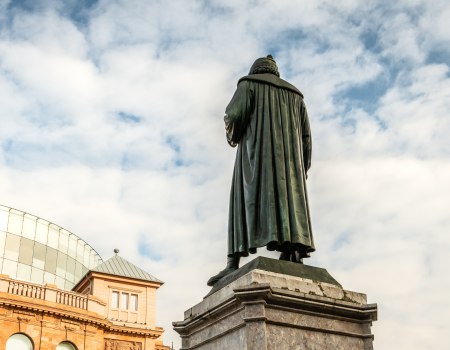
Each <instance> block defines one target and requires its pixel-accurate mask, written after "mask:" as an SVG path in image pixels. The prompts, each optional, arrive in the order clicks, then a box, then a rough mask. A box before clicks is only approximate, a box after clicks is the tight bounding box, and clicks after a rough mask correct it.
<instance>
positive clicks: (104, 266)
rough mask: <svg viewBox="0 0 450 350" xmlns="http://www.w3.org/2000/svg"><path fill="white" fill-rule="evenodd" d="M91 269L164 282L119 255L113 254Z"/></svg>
mask: <svg viewBox="0 0 450 350" xmlns="http://www.w3.org/2000/svg"><path fill="white" fill-rule="evenodd" d="M91 271H95V272H102V273H107V274H110V275H116V276H122V277H129V278H134V279H139V280H144V281H151V282H158V283H161V284H162V283H164V282H163V281H161V280H159V279H158V278H156V277H154V276H153V275H151V274H149V273H148V272H146V271H144V270H143V269H141V268H140V267H138V266H136V265H135V264H133V263H131V262H129V261H128V260H126V259H124V258H122V257H121V256H119V255H117V254H116V255H113V256H112V257H111V258H109V259H108V260H106V261H104V262H103V263H101V264H99V265H97V266H96V267H94V268H93V269H92V270H91Z"/></svg>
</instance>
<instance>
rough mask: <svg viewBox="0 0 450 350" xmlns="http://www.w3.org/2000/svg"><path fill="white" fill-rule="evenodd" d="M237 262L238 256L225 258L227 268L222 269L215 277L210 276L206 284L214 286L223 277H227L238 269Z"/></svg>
mask: <svg viewBox="0 0 450 350" xmlns="http://www.w3.org/2000/svg"><path fill="white" fill-rule="evenodd" d="M239 260H240V257H239V256H238V255H233V256H232V257H228V258H227V266H226V267H225V269H223V270H222V271H220V272H219V273H218V274H217V275H215V276H212V277H211V278H210V279H209V280H208V282H207V285H208V286H210V287H212V286H214V285H215V284H216V283H217V282H219V280H220V279H221V278H223V277H225V276H226V275H229V274H230V273H232V272H233V271H235V270H237V269H238V268H239Z"/></svg>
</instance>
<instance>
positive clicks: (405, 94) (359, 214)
mask: <svg viewBox="0 0 450 350" xmlns="http://www.w3.org/2000/svg"><path fill="white" fill-rule="evenodd" d="M449 17H450V3H448V1H446V0H434V1H425V0H408V1H404V0H399V1H395V2H390V1H383V0H380V1H362V0H361V1H358V0H343V1H339V4H338V3H337V2H335V1H328V0H317V1H313V0H311V1H306V0H305V1H294V0H291V1H287V0H261V1H258V0H252V1H242V0H226V1H225V0H217V1H205V0H203V1H200V0H198V1H194V0H192V1H191V0H184V1H181V0H173V1H158V0H154V1H145V0H107V1H106V0H105V1H103V0H66V1H45V0H41V1H34V0H22V1H8V0H0V204H2V205H5V206H9V207H13V208H16V209H19V210H22V211H25V212H28V213H31V214H34V215H36V216H39V217H42V218H44V219H46V220H48V221H51V222H54V223H56V224H58V225H60V226H62V227H64V228H66V229H67V230H69V231H71V232H73V233H75V234H76V235H78V236H79V237H81V238H83V239H84V240H85V241H87V242H88V243H89V244H90V245H91V246H92V247H93V248H94V249H96V250H97V251H98V252H99V253H100V255H101V256H102V257H103V258H104V259H107V258H109V257H111V256H112V255H113V254H114V253H113V249H114V248H118V249H120V253H119V254H120V255H121V256H122V257H123V258H125V259H127V260H129V261H131V262H132V263H134V264H136V265H138V266H140V267H142V268H143V269H144V270H146V271H148V272H149V273H151V274H152V275H154V276H156V277H157V278H159V279H161V280H163V281H165V284H164V285H163V286H162V287H161V288H160V289H159V290H158V297H157V298H158V299H157V301H158V309H157V310H158V314H157V320H158V322H157V323H158V325H160V326H162V327H164V328H165V335H164V341H165V343H166V344H169V345H170V344H171V343H172V341H173V343H174V346H175V348H178V347H179V346H180V338H179V337H178V335H177V334H176V333H175V332H174V331H173V330H172V325H171V323H172V322H173V321H180V320H182V319H183V312H184V310H186V309H188V308H189V307H191V306H193V305H195V304H197V303H198V302H200V301H201V300H202V299H203V297H204V296H205V295H206V294H207V293H208V291H209V288H208V287H207V286H206V281H207V280H208V278H209V277H210V276H212V275H214V274H215V273H217V272H218V271H219V270H221V269H222V268H223V267H224V265H225V261H226V256H225V255H226V244H227V242H226V239H227V220H228V219H227V218H228V196H229V191H230V185H231V176H232V171H233V163H234V157H235V152H236V150H235V149H233V148H231V147H229V146H228V144H227V142H226V139H225V133H224V125H223V115H224V110H225V107H226V105H227V104H228V102H229V100H230V99H231V97H232V95H233V93H234V91H235V88H236V83H237V81H238V79H239V78H240V77H242V76H244V75H246V74H247V73H248V71H249V69H250V66H251V65H252V63H253V61H254V60H255V59H256V58H258V57H262V56H266V55H267V54H272V55H273V57H274V58H275V60H276V61H277V63H278V67H279V70H280V74H281V77H282V78H284V79H286V80H288V81H289V82H291V83H292V84H294V85H295V86H297V87H298V88H299V89H300V90H301V91H302V93H303V94H304V96H305V103H306V106H307V109H308V114H309V118H310V123H311V129H312V135H313V156H312V167H311V169H310V172H309V174H308V175H309V176H308V192H309V198H310V206H311V216H312V225H313V233H314V238H315V243H316V249H317V250H316V252H315V253H313V255H312V257H311V258H310V259H309V260H308V261H307V262H306V263H307V264H309V265H313V266H318V267H322V268H326V269H327V270H328V272H329V273H330V274H331V275H332V276H333V277H334V278H335V279H336V280H338V281H339V282H340V283H341V284H342V285H343V287H344V288H345V289H347V290H352V291H356V292H362V293H366V294H367V295H368V301H369V302H370V303H377V304H378V321H376V322H375V323H374V324H373V328H372V331H373V333H374V335H375V340H374V346H375V348H376V349H384V350H403V349H405V350H406V349H408V350H419V349H420V350H423V349H448V348H450V338H449V337H446V336H443V335H444V334H447V333H448V325H447V322H446V321H447V319H448V317H449V316H450V303H449V302H448V290H449V289H450V277H449V276H450V274H449V273H448V269H449V266H450V254H449V252H450V162H449V160H450V142H449V135H450V71H449V65H450V33H449V30H448V18H449ZM258 253H260V254H262V255H264V256H269V257H277V256H276V255H273V254H272V253H268V252H266V250H265V249H259V251H258ZM254 257H255V256H254V255H253V256H251V257H249V258H246V260H244V261H243V263H245V262H246V261H249V260H250V259H252V258H254Z"/></svg>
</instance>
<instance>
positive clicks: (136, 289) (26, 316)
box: [0, 206, 169, 350]
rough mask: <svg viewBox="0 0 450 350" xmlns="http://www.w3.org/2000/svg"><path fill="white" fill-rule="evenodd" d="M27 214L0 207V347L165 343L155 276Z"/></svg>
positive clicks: (124, 349) (86, 348) (113, 348)
mask: <svg viewBox="0 0 450 350" xmlns="http://www.w3.org/2000/svg"><path fill="white" fill-rule="evenodd" d="M115 252H116V254H115V255H114V256H113V257H111V258H110V259H108V260H106V261H104V262H103V261H102V259H101V257H100V256H99V255H98V254H97V253H96V252H95V250H94V249H93V248H92V247H90V246H89V245H88V244H87V243H86V242H85V241H83V240H81V239H80V238H79V237H77V236H76V235H74V234H73V233H71V232H68V231H67V230H64V229H63V228H61V227H59V226H57V225H55V224H52V223H49V222H48V221H45V220H43V219H40V218H37V217H35V216H33V215H30V214H27V213H24V212H21V211H19V210H15V209H12V208H8V207H5V206H0V272H1V274H0V349H6V350H38V349H39V350H51V349H56V350H74V349H76V350H154V349H155V350H163V349H164V350H168V349H169V347H167V346H164V345H163V344H162V340H161V339H162V338H161V336H162V333H163V329H162V328H160V327H157V326H156V320H155V315H156V290H157V289H158V288H159V287H160V286H161V285H162V283H163V282H162V281H160V280H158V279H157V278H155V277H153V276H152V275H150V274H148V273H147V272H145V271H143V270H142V269H140V268H139V267H137V266H135V265H133V264H131V263H130V262H128V261H127V260H125V259H123V258H122V257H121V256H119V255H118V251H117V250H116V251H115Z"/></svg>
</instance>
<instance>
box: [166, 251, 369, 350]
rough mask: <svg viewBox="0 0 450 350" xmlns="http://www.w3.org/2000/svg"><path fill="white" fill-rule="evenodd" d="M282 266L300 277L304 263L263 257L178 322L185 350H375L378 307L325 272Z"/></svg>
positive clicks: (238, 271)
mask: <svg viewBox="0 0 450 350" xmlns="http://www.w3.org/2000/svg"><path fill="white" fill-rule="evenodd" d="M248 265H250V267H249V266H248ZM271 267H272V268H271ZM280 267H281V268H282V269H284V270H285V271H289V270H292V271H296V273H294V275H295V274H298V270H299V264H296V263H291V262H287V261H278V260H273V259H268V258H263V257H259V258H257V259H255V260H253V261H251V262H250V263H248V264H247V265H246V266H244V267H242V268H241V269H239V270H237V271H235V273H233V275H234V276H227V279H228V282H229V283H228V284H226V285H224V286H222V287H221V288H220V289H218V290H216V287H215V288H214V289H213V293H210V294H208V295H207V296H206V297H205V299H204V300H203V301H202V302H201V303H199V304H197V305H195V306H194V307H192V308H190V309H189V310H187V311H186V312H185V314H184V321H180V322H174V323H173V325H174V329H175V330H176V331H177V332H178V333H179V334H180V335H181V338H182V350H187V349H201V350H224V349H230V350H241V349H248V350H284V349H286V350H287V349H289V350H292V349H302V350H303V349H305V350H319V349H320V350H324V349H330V350H372V349H373V345H372V342H373V335H372V334H371V330H370V327H371V324H372V321H375V320H376V317H377V306H376V304H367V301H366V296H365V295H364V294H361V293H355V292H350V291H346V290H344V289H342V287H340V285H339V284H338V283H337V282H336V281H335V280H334V279H333V278H332V277H331V276H330V275H329V274H328V273H327V272H326V270H324V269H319V268H315V267H311V266H303V267H302V268H303V269H306V270H307V273H306V275H308V278H303V277H298V276H293V275H287V274H282V273H279V271H280ZM262 268H264V269H262ZM270 270H277V271H278V272H273V271H270ZM288 273H289V272H288ZM312 278H317V279H312ZM324 280H326V282H324ZM220 282H222V281H220Z"/></svg>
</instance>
